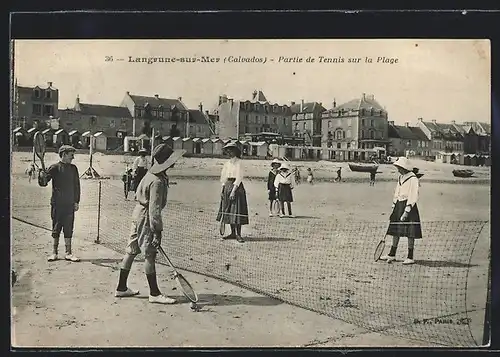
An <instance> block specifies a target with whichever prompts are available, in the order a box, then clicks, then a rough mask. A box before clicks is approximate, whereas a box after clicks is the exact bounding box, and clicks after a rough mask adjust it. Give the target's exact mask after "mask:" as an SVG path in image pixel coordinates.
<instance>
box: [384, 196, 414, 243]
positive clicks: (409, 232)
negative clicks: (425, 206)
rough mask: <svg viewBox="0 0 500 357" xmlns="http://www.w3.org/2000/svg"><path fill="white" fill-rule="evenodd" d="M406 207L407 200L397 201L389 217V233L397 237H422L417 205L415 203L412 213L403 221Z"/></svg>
mask: <svg viewBox="0 0 500 357" xmlns="http://www.w3.org/2000/svg"><path fill="white" fill-rule="evenodd" d="M405 208H406V200H405V201H398V202H396V205H395V206H394V209H393V210H392V214H391V217H390V218H389V220H390V223H389V228H388V229H387V234H388V235H391V236H397V237H407V238H415V239H420V238H422V227H421V225H420V214H419V212H418V207H417V205H416V204H415V205H414V206H413V207H412V209H411V210H410V213H408V219H407V220H406V221H405V222H401V216H402V215H403V212H404V210H405Z"/></svg>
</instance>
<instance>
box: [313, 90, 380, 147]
mask: <svg viewBox="0 0 500 357" xmlns="http://www.w3.org/2000/svg"><path fill="white" fill-rule="evenodd" d="M387 118H388V113H387V111H386V110H385V109H384V108H383V107H382V106H381V105H380V104H379V103H378V102H377V101H376V100H375V97H374V95H372V94H371V95H368V94H365V93H363V94H362V95H361V97H359V98H355V99H352V100H350V101H348V102H347V103H344V104H342V105H339V106H337V103H336V102H335V101H334V102H333V106H332V108H331V109H329V110H327V111H325V112H323V114H322V129H321V132H322V134H323V137H322V146H326V147H330V148H337V149H373V148H375V147H383V148H387V146H388V145H389V138H388V133H387V130H388V128H387Z"/></svg>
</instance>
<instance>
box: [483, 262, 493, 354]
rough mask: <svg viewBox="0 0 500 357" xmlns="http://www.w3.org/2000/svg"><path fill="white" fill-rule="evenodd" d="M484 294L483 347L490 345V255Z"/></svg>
mask: <svg viewBox="0 0 500 357" xmlns="http://www.w3.org/2000/svg"><path fill="white" fill-rule="evenodd" d="M487 289H488V290H487V292H486V306H485V310H484V326H483V346H487V345H488V344H489V343H490V332H491V326H490V319H491V311H490V309H491V254H490V255H489V263H488V287H487Z"/></svg>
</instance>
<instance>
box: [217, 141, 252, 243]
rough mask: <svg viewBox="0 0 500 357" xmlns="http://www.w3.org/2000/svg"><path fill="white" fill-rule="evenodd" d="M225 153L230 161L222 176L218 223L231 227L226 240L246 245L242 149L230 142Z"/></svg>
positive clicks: (224, 149) (246, 218) (226, 164)
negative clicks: (242, 234) (233, 240)
mask: <svg viewBox="0 0 500 357" xmlns="http://www.w3.org/2000/svg"><path fill="white" fill-rule="evenodd" d="M223 151H224V153H226V154H228V155H229V156H230V159H229V160H227V161H226V162H225V163H224V166H223V167H222V171H221V175H220V182H221V184H222V192H221V200H220V205H219V212H218V213H217V221H218V222H220V221H221V220H223V222H224V223H225V224H229V225H230V226H231V234H229V235H228V236H226V237H224V239H232V238H234V239H236V240H237V241H238V242H239V243H244V242H245V240H244V239H243V238H242V236H241V226H243V225H247V224H248V203H247V194H246V191H245V186H244V185H243V178H244V175H243V167H242V166H243V165H242V162H241V161H242V160H241V149H240V148H239V147H238V145H237V144H236V143H234V142H229V143H228V144H226V145H225V146H224V147H223Z"/></svg>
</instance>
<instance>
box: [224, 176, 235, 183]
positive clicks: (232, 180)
mask: <svg viewBox="0 0 500 357" xmlns="http://www.w3.org/2000/svg"><path fill="white" fill-rule="evenodd" d="M226 181H229V182H234V181H236V178H234V177H229V178H228V179H227V180H226Z"/></svg>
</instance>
